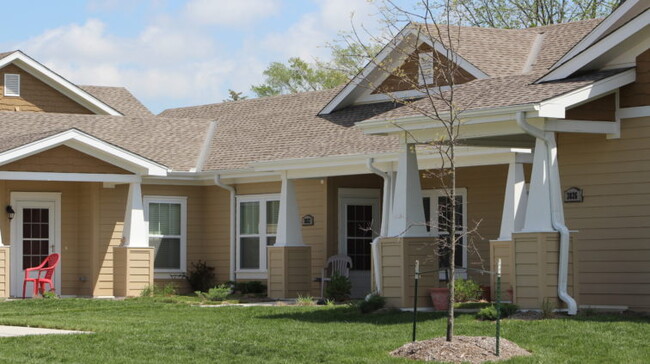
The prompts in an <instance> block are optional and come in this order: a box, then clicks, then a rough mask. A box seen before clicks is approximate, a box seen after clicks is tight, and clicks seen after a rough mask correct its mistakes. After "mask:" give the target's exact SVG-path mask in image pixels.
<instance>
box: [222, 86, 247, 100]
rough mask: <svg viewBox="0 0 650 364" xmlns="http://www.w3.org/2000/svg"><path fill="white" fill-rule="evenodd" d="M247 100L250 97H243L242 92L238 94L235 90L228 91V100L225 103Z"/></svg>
mask: <svg viewBox="0 0 650 364" xmlns="http://www.w3.org/2000/svg"><path fill="white" fill-rule="evenodd" d="M247 98H248V96H243V95H242V92H237V91H235V90H231V89H228V98H227V99H224V100H223V102H231V101H239V100H246V99H247Z"/></svg>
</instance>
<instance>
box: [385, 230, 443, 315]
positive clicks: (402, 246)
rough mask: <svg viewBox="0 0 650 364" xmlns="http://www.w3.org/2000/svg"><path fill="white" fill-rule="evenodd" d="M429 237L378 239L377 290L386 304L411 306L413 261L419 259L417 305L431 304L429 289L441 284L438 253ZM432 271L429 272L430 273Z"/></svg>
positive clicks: (429, 305) (427, 305) (399, 306)
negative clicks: (419, 275) (379, 272)
mask: <svg viewBox="0 0 650 364" xmlns="http://www.w3.org/2000/svg"><path fill="white" fill-rule="evenodd" d="M435 249H436V243H435V240H434V238H432V237H422V238H384V239H381V244H380V249H379V255H380V263H379V264H380V265H381V286H382V287H381V292H382V296H384V297H385V298H386V304H387V306H389V307H398V308H406V307H413V290H414V277H415V261H416V260H419V261H420V272H430V273H427V274H424V275H423V276H421V277H420V281H419V283H418V307H432V303H431V298H430V295H429V289H430V288H436V287H445V284H446V283H445V282H440V281H439V278H438V255H437V254H435ZM431 271H432V272H431Z"/></svg>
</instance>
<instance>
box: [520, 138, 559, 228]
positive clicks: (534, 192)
mask: <svg viewBox="0 0 650 364" xmlns="http://www.w3.org/2000/svg"><path fill="white" fill-rule="evenodd" d="M547 134H549V133H547ZM550 134H553V133H550ZM549 167H550V165H549V160H548V153H547V150H546V146H545V143H544V141H543V140H541V139H537V141H536V142H535V153H534V157H533V173H532V174H531V177H530V191H529V193H528V206H527V207H526V218H525V222H524V228H523V230H522V231H526V232H545V231H555V229H553V224H552V222H551V181H549V179H548V177H547V176H548V173H547V171H548V169H549Z"/></svg>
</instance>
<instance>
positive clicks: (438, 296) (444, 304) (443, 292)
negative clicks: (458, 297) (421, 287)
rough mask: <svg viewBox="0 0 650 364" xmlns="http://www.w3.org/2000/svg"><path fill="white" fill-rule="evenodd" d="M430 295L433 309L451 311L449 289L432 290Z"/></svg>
mask: <svg viewBox="0 0 650 364" xmlns="http://www.w3.org/2000/svg"><path fill="white" fill-rule="evenodd" d="M429 294H430V295H431V302H433V307H434V308H435V309H436V310H438V311H445V310H447V309H449V288H448V287H437V288H430V289H429Z"/></svg>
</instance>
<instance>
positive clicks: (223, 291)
mask: <svg viewBox="0 0 650 364" xmlns="http://www.w3.org/2000/svg"><path fill="white" fill-rule="evenodd" d="M194 293H196V295H197V296H199V297H201V298H202V299H204V300H208V301H223V300H225V299H226V298H228V295H230V294H231V293H232V288H231V287H230V286H229V285H227V284H220V285H218V286H216V287H213V288H210V289H209V290H208V292H207V293H204V292H201V291H196V292H194Z"/></svg>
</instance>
